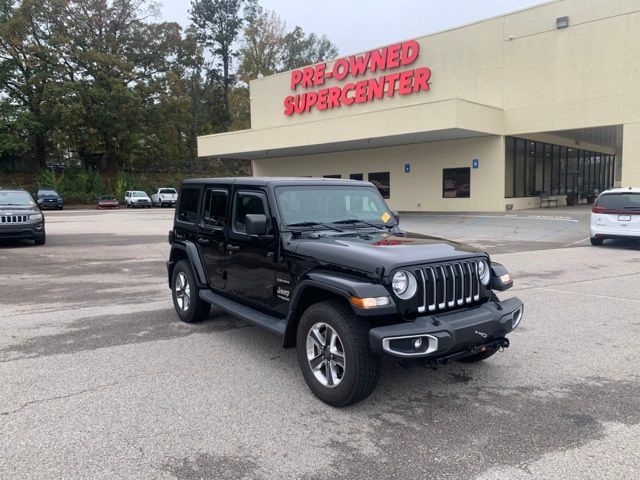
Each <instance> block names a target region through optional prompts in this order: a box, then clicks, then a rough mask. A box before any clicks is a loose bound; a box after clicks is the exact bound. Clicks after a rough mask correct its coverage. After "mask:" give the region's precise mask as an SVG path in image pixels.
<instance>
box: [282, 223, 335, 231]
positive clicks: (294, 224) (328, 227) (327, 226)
mask: <svg viewBox="0 0 640 480" xmlns="http://www.w3.org/2000/svg"><path fill="white" fill-rule="evenodd" d="M287 226H288V227H324V228H326V229H327V230H334V231H336V232H344V230H342V229H341V228H338V227H332V226H331V225H327V224H326V223H319V222H299V223H290V224H288V225H287Z"/></svg>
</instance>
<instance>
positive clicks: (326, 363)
mask: <svg viewBox="0 0 640 480" xmlns="http://www.w3.org/2000/svg"><path fill="white" fill-rule="evenodd" d="M307 360H308V361H309V366H310V367H311V371H312V372H313V375H314V376H315V377H316V379H317V380H318V381H319V382H320V383H321V384H322V385H324V386H325V387H329V388H333V387H336V386H338V385H339V384H340V382H342V379H343V378H344V374H345V366H346V363H345V355H344V347H343V345H342V340H341V339H340V336H339V335H338V333H337V332H336V331H335V330H334V329H333V328H332V327H331V326H329V325H328V324H326V323H323V322H318V323H316V324H315V325H314V326H313V327H311V329H310V330H309V332H308V333H307Z"/></svg>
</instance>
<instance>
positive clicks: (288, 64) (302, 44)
mask: <svg viewBox="0 0 640 480" xmlns="http://www.w3.org/2000/svg"><path fill="white" fill-rule="evenodd" d="M337 56H338V47H336V46H335V45H334V44H333V43H332V42H331V41H330V40H329V39H328V38H327V36H326V35H321V36H318V35H316V34H315V33H313V32H312V33H310V34H309V35H306V34H305V33H304V31H303V30H302V28H300V27H298V26H296V27H295V28H294V29H293V30H292V31H291V32H289V33H287V34H286V35H285V37H284V54H283V57H282V70H283V71H286V70H293V69H294V68H300V67H303V66H305V65H311V64H314V63H318V62H322V61H325V60H329V59H331V58H335V57H337Z"/></svg>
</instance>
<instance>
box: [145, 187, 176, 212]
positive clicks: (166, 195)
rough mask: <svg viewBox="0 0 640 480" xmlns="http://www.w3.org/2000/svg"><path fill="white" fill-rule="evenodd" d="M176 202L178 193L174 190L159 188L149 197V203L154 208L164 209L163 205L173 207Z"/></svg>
mask: <svg viewBox="0 0 640 480" xmlns="http://www.w3.org/2000/svg"><path fill="white" fill-rule="evenodd" d="M177 201H178V192H177V191H176V189H175V188H159V189H158V190H156V193H154V194H153V195H151V203H153V205H154V206H156V207H164V206H165V205H169V206H171V207H175V206H176V202H177Z"/></svg>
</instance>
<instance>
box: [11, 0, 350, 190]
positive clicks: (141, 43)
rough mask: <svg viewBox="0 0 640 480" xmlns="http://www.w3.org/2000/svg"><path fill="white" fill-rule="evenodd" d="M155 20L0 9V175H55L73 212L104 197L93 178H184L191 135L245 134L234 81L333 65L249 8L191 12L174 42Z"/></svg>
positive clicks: (330, 50) (192, 150)
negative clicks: (174, 174) (58, 171)
mask: <svg viewBox="0 0 640 480" xmlns="http://www.w3.org/2000/svg"><path fill="white" fill-rule="evenodd" d="M156 11H157V7H156V2H155V0H115V1H107V0H47V1H44V2H43V1H42V0H0V171H4V172H12V171H34V170H36V168H40V169H41V170H45V169H47V168H48V167H50V166H51V165H59V164H63V165H65V166H66V167H68V168H67V170H66V172H65V175H64V179H58V181H60V182H62V183H63V186H64V188H68V189H69V195H72V196H74V198H77V199H78V200H79V201H80V200H83V201H85V200H86V198H87V196H88V195H89V196H90V195H94V194H95V193H96V192H98V191H100V190H102V189H104V188H108V185H109V184H108V182H107V181H106V180H105V178H106V177H105V178H103V179H96V178H94V177H93V174H92V173H90V172H93V171H100V172H101V173H103V174H108V175H109V177H110V178H111V177H113V176H114V175H115V174H116V172H119V171H128V172H171V171H185V170H186V171H189V170H195V169H197V166H198V164H201V163H202V162H203V160H200V159H198V157H197V137H198V135H203V134H210V133H220V132H225V131H229V130H235V129H245V128H249V127H250V115H249V92H248V89H247V85H246V83H245V82H242V81H239V80H238V77H239V75H238V74H240V76H241V77H242V78H241V80H242V79H244V80H245V81H248V80H250V79H251V78H255V76H257V74H258V73H262V74H263V75H266V74H270V73H274V72H276V71H281V70H284V69H287V68H293V67H298V66H300V65H301V64H302V63H313V62H317V61H320V60H324V59H326V58H328V57H331V56H335V54H336V53H337V51H336V49H335V47H334V46H333V44H331V42H329V41H328V40H326V38H325V37H319V36H316V35H315V34H309V35H307V34H305V33H304V32H303V31H302V29H300V28H299V27H296V28H295V29H294V30H293V31H291V32H289V33H286V30H285V26H284V23H283V22H282V21H281V20H280V19H279V17H278V16H277V15H276V14H275V13H273V12H265V11H263V10H262V9H261V8H260V7H259V6H258V4H257V0H192V2H191V16H192V21H193V24H192V25H191V26H190V27H189V28H188V29H186V30H185V31H183V30H182V29H181V27H180V26H179V25H178V24H176V23H172V22H161V21H157V16H156V15H155V14H156ZM241 46H242V48H240V47H241ZM236 66H239V67H238V71H236ZM244 167H245V164H244V163H241V162H238V163H236V164H235V165H233V166H232V167H230V169H231V170H238V171H243V169H244ZM226 168H227V167H226V166H225V167H224V168H223V167H221V169H222V170H223V171H224V170H225V169H226ZM74 169H75V170H77V171H85V172H86V173H85V174H82V175H80V174H78V173H72V170H74ZM47 180H52V179H47ZM135 181H136V182H137V181H142V182H143V183H145V184H146V182H148V181H149V180H140V179H139V178H136V180H135ZM132 182H133V180H132V181H131V182H129V183H132ZM34 183H37V182H35V180H34ZM107 193H109V192H107Z"/></svg>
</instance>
